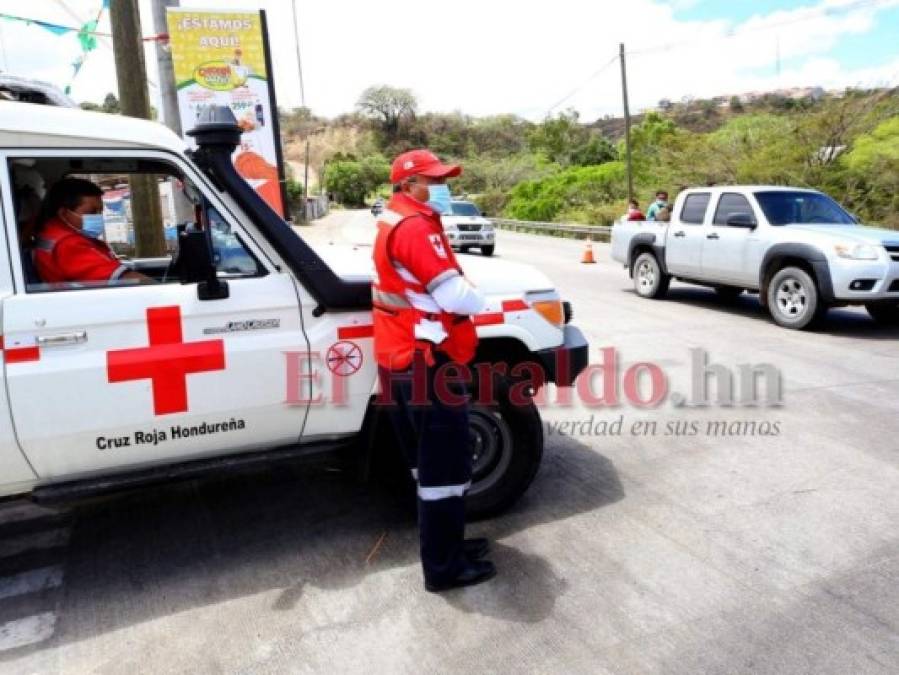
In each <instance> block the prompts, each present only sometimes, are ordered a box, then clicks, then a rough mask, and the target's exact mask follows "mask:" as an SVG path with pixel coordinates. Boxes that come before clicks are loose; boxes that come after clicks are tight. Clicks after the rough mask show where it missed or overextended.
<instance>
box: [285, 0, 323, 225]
mask: <svg viewBox="0 0 899 675" xmlns="http://www.w3.org/2000/svg"><path fill="white" fill-rule="evenodd" d="M290 4H291V7H292V9H293V42H294V45H295V46H296V49H297V73H298V75H299V78H300V106H301V107H302V108H303V109H304V110H305V109H306V88H305V87H304V86H303V61H302V59H301V58H300V27H299V24H298V22H297V0H291V3H290ZM305 136H306V139H305V140H306V142H305V145H306V151H305V158H304V159H303V213H302V222H304V223H305V222H306V220H307V217H306V213H307V203H308V200H309V132H308V131H307V132H306V134H305ZM319 181H320V179H319Z"/></svg>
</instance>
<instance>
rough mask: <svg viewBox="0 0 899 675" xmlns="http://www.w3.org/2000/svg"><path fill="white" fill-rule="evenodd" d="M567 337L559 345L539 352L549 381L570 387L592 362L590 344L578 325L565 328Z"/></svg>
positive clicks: (538, 354)
mask: <svg viewBox="0 0 899 675" xmlns="http://www.w3.org/2000/svg"><path fill="white" fill-rule="evenodd" d="M563 330H564V335H565V339H564V341H563V342H562V344H561V345H559V346H558V347H552V348H550V349H541V350H540V351H538V352H537V357H538V358H539V359H540V364H541V365H542V366H543V372H544V374H545V375H546V381H547V382H555V383H556V384H557V385H558V386H560V387H570V386H572V385H573V384H574V381H575V379H577V376H578V375H579V374H580V373H581V371H582V370H584V368H586V367H587V364H588V363H589V362H590V345H589V343H588V342H587V338H585V337H584V334H583V333H582V332H581V329H580V328H577V327H576V326H565V327H564V328H563Z"/></svg>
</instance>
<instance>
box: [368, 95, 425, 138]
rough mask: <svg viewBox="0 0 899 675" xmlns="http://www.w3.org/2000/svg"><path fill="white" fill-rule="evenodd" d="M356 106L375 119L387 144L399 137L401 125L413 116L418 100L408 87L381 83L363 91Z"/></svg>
mask: <svg viewBox="0 0 899 675" xmlns="http://www.w3.org/2000/svg"><path fill="white" fill-rule="evenodd" d="M356 107H357V108H358V109H359V111H360V112H361V113H362V114H363V115H365V116H367V117H369V118H370V119H372V120H374V121H375V123H376V124H377V128H378V129H379V131H380V132H381V133H382V135H383V140H384V145H385V146H387V145H389V144H391V143H394V142H395V141H396V140H397V139H398V138H399V135H400V129H401V127H402V125H403V124H404V123H405V122H408V121H409V120H412V119H414V118H415V112H416V110H417V109H418V101H417V100H416V99H415V94H413V93H412V91H411V90H409V89H400V88H397V87H390V86H388V85H386V84H382V85H378V86H374V87H369V88H368V89H366V90H365V91H363V92H362V95H361V96H360V97H359V101H358V102H357V103H356Z"/></svg>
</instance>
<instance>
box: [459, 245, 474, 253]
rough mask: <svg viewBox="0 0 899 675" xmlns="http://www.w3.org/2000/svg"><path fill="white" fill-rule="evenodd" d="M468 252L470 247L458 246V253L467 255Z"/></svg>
mask: <svg viewBox="0 0 899 675" xmlns="http://www.w3.org/2000/svg"><path fill="white" fill-rule="evenodd" d="M470 250H471V246H460V247H459V252H460V253H468V252H469V251H470Z"/></svg>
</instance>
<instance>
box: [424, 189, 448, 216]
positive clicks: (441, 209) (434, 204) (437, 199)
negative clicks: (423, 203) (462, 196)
mask: <svg viewBox="0 0 899 675" xmlns="http://www.w3.org/2000/svg"><path fill="white" fill-rule="evenodd" d="M451 202H452V195H451V194H450V189H449V186H448V185H445V184H444V185H429V186H428V206H430V207H431V208H432V209H434V210H435V211H436V212H437V213H449V212H450V209H451Z"/></svg>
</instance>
